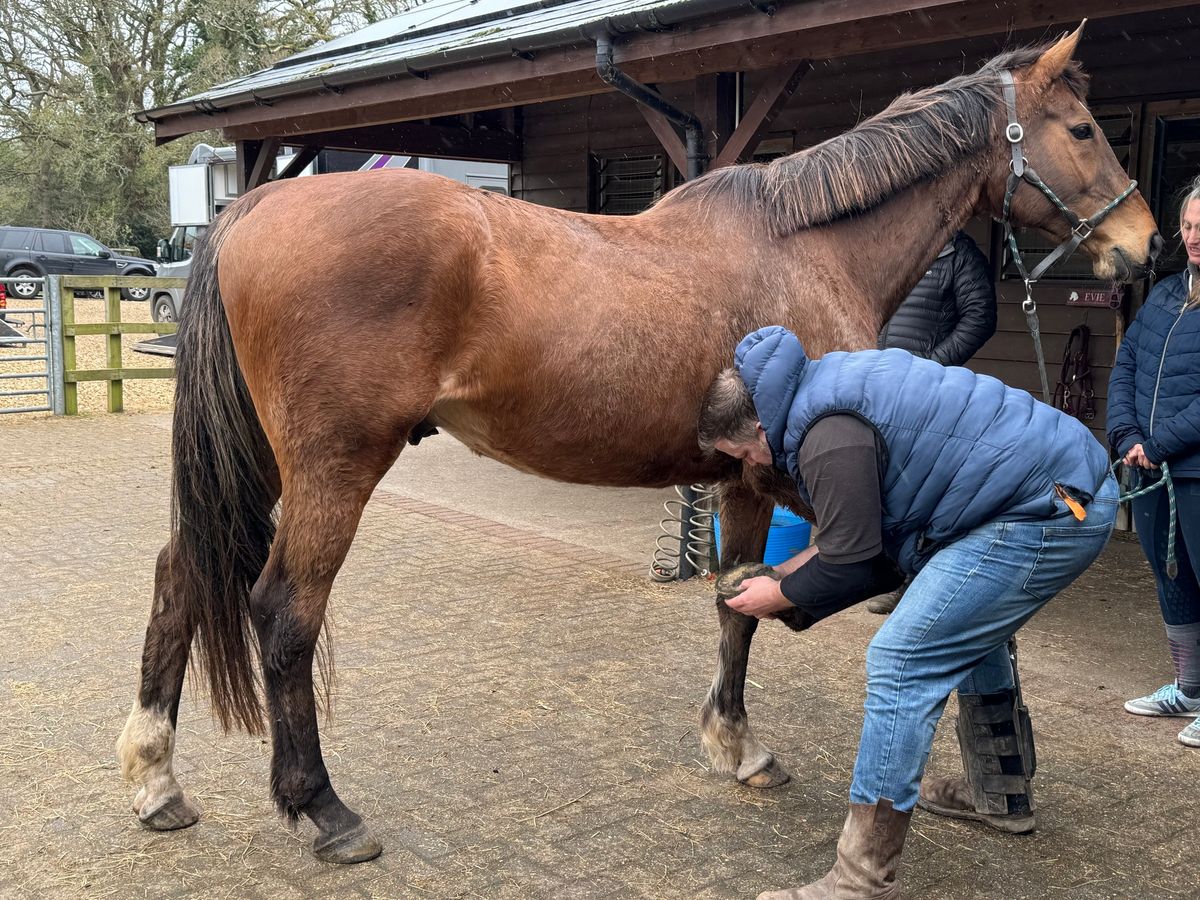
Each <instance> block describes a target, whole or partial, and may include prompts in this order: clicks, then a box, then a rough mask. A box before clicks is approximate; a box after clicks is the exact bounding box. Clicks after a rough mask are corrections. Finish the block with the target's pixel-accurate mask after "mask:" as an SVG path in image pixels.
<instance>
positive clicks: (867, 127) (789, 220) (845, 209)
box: [658, 45, 1087, 235]
mask: <svg viewBox="0 0 1200 900" xmlns="http://www.w3.org/2000/svg"><path fill="white" fill-rule="evenodd" d="M1049 46H1050V45H1047V46H1045V47H1024V48H1020V49H1017V50H1012V51H1010V52H1008V53H1003V54H1001V55H1000V56H997V57H995V58H994V59H992V60H991V61H989V62H988V63H987V64H985V65H984V66H983V67H982V68H981V69H979V71H977V72H974V73H972V74H970V75H960V76H958V77H956V78H952V79H950V80H949V81H947V82H945V83H944V84H939V85H937V86H935V87H930V88H924V89H923V90H919V91H914V92H912V93H908V94H902V95H900V96H899V97H898V98H896V100H894V101H893V102H892V103H891V104H890V105H889V106H888V107H887V109H885V110H883V111H882V112H880V113H878V114H877V115H874V116H872V117H871V118H869V119H866V120H864V121H863V122H861V123H859V124H858V125H857V126H855V127H854V128H853V129H852V130H850V131H847V132H846V133H845V134H841V135H838V136H837V137H834V138H830V139H829V140H827V141H824V142H823V143H820V144H817V145H815V146H813V147H809V148H808V149H806V150H801V151H799V152H797V153H792V154H790V155H789V156H783V157H780V158H779V159H776V160H773V161H772V162H769V163H749V164H746V165H740V166H726V167H724V168H721V169H716V170H714V171H712V172H709V173H708V174H706V175H702V176H700V177H699V178H697V179H695V180H693V181H689V182H688V183H686V184H684V185H681V186H680V187H678V188H676V189H675V190H673V191H671V192H670V193H669V194H667V195H666V196H664V197H663V198H662V200H661V201H659V203H658V206H659V207H661V206H667V205H674V204H677V203H697V202H710V201H719V202H724V203H728V204H732V205H734V206H735V207H737V208H738V209H739V210H742V211H746V212H756V213H758V214H760V215H763V216H766V217H767V220H768V224H769V226H770V229H771V231H772V232H773V233H775V234H777V235H788V234H792V233H794V232H796V231H799V230H801V229H803V228H811V227H813V226H815V225H824V224H827V223H829V222H833V221H836V220H837V219H841V218H843V217H845V216H850V215H854V214H856V213H862V212H866V211H867V210H869V209H872V208H873V207H875V206H877V205H878V204H879V203H882V202H883V201H884V200H886V199H887V198H888V197H891V196H893V195H894V194H896V193H898V192H899V191H902V190H904V189H905V188H907V187H909V186H910V185H912V184H915V183H917V182H918V181H921V180H923V179H926V178H931V177H933V176H935V175H940V174H941V173H943V172H945V171H946V170H947V169H948V168H950V167H951V166H952V165H953V164H954V163H956V162H958V161H959V160H961V159H963V158H964V157H966V156H969V155H971V154H973V153H976V152H978V151H980V150H982V149H983V148H984V147H985V146H986V145H987V143H988V141H989V140H991V138H992V134H993V128H994V113H995V110H996V107H997V106H998V105H999V104H1001V103H1002V102H1003V100H1002V93H1001V84H1000V73H1001V72H1002V71H1004V70H1005V69H1021V68H1025V67H1027V66H1031V65H1033V64H1034V63H1035V62H1036V61H1037V60H1038V58H1039V57H1040V56H1041V55H1042V53H1043V52H1045V50H1046V49H1047V48H1048V47H1049ZM1061 78H1062V81H1063V83H1064V84H1065V85H1066V86H1067V87H1068V88H1069V89H1070V90H1071V91H1072V92H1073V93H1074V94H1075V95H1076V96H1077V97H1079V98H1080V99H1083V98H1084V97H1085V96H1086V94H1087V76H1086V75H1085V74H1084V73H1083V70H1082V69H1080V67H1079V64H1078V63H1076V62H1075V61H1073V60H1072V61H1071V62H1070V64H1069V65H1068V66H1067V68H1066V70H1065V71H1064V72H1063V74H1062V76H1061Z"/></svg>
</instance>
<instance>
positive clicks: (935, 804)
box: [917, 775, 1036, 834]
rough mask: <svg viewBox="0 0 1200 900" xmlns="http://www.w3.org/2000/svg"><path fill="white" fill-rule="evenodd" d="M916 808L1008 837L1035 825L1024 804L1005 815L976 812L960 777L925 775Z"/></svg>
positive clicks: (970, 793)
mask: <svg viewBox="0 0 1200 900" xmlns="http://www.w3.org/2000/svg"><path fill="white" fill-rule="evenodd" d="M917 806H919V807H921V809H924V810H928V811H929V812H931V813H934V814H935V815H939V816H946V817H948V818H951V819H969V820H971V821H972V822H982V823H983V824H985V825H990V826H991V827H992V828H995V829H997V830H999V831H1004V832H1007V833H1008V834H1028V833H1029V832H1031V831H1033V828H1034V825H1035V824H1036V823H1035V821H1034V817H1033V810H1031V809H1028V804H1024V806H1025V807H1026V808H1024V809H1022V808H1019V807H1018V808H1017V809H1010V811H1009V812H1008V813H1006V814H1005V813H988V812H980V811H979V810H978V809H976V808H975V801H974V799H973V795H972V792H971V786H970V785H969V784H967V779H965V778H962V777H956V778H948V777H946V776H944V775H926V776H925V777H924V778H922V779H921V796H920V799H918V800H917Z"/></svg>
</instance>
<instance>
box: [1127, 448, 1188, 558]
mask: <svg viewBox="0 0 1200 900" xmlns="http://www.w3.org/2000/svg"><path fill="white" fill-rule="evenodd" d="M1120 465H1121V461H1120V460H1117V461H1116V462H1115V463H1113V466H1112V471H1113V474H1114V475H1116V472H1117V467H1118V466H1120ZM1126 468H1127V469H1128V468H1130V467H1128V466H1127V467H1126ZM1137 471H1138V480H1139V482H1140V481H1142V480H1143V478H1144V476H1143V473H1142V470H1141V469H1139V470H1137ZM1119 477H1120V476H1118V478H1119ZM1161 487H1166V489H1167V510H1168V518H1167V577H1168V578H1170V579H1171V580H1172V581H1174V580H1175V576H1176V575H1178V574H1179V563H1178V562H1177V561H1176V559H1175V532H1176V530H1177V527H1178V521H1179V520H1178V515H1177V513H1176V511H1175V482H1174V481H1173V480H1172V478H1171V467H1170V466H1168V465H1167V463H1166V461H1165V460H1164V461H1163V464H1162V478H1160V479H1158V481H1152V482H1151V483H1150V484H1147V485H1143V486H1141V487H1138V488H1137V489H1135V490H1132V491H1130V492H1129V493H1128V494H1121V495H1120V497H1119V498H1118V499H1119V500H1120V501H1121V502H1122V503H1124V502H1126V501H1128V500H1134V499H1136V498H1138V497H1144V496H1146V495H1147V494H1149V493H1152V492H1154V491H1157V490H1158V489H1159V488H1161Z"/></svg>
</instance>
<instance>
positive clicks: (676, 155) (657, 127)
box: [630, 100, 688, 178]
mask: <svg viewBox="0 0 1200 900" xmlns="http://www.w3.org/2000/svg"><path fill="white" fill-rule="evenodd" d="M630 102H632V103H636V104H637V108H638V112H640V113H641V114H642V117H643V118H645V120H646V124H647V125H649V126H650V130H651V131H653V132H654V136H655V137H656V138H658V142H659V143H660V144H662V148H663V149H664V150H665V151H667V156H668V157H669V158H670V160H671V162H672V163H674V164H675V168H676V169H678V170H679V173H680V174H681V175H683V176H684V177H685V178H686V177H687V170H688V164H687V150H686V149H685V148H684V146H683V141H682V140H681V139H680V137H679V133H678V132H677V131H676V130H675V126H674V125H672V124H671V120H670V119H668V118H667V117H666V116H664V115H663V114H662V113H660V112H659V111H658V110H656V109H651V108H650V107H649V106H646V105H645V104H644V103H637V101H636V100H633V101H630Z"/></svg>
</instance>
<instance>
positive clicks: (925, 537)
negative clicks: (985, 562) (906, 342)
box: [734, 326, 1108, 574]
mask: <svg viewBox="0 0 1200 900" xmlns="http://www.w3.org/2000/svg"><path fill="white" fill-rule="evenodd" d="M734 360H735V365H736V366H737V369H738V371H739V373H740V374H741V376H742V380H743V381H745V383H746V386H747V387H748V388H749V389H750V393H751V395H752V396H753V398H754V405H755V408H756V409H757V410H758V413H759V419H760V420H761V422H762V425H763V428H764V429H765V430H766V433H767V439H768V441H769V442H770V445H771V450H772V453H773V454H774V456H775V464H776V467H777V468H779V469H782V470H784V471H786V472H787V473H788V474H790V475H791V476H792V477H793V478H794V479H797V483H798V487H799V488H800V490H801V492H802V493H804V485H803V483H801V482H800V481H799V472H798V470H797V464H796V457H797V453H798V451H799V449H800V444H801V443H802V442H803V441H804V436H805V434H806V433H807V432H808V429H809V428H810V427H811V425H812V424H813V423H814V422H816V421H817V420H818V419H820V418H822V417H823V416H827V415H830V414H831V413H838V412H841V413H850V414H853V415H856V416H858V417H860V418H862V419H864V420H865V421H867V422H869V423H870V424H871V425H872V426H873V427H874V428H875V430H876V431H877V432H879V434H880V437H881V438H882V442H883V446H884V447H885V448H886V451H887V459H886V465H885V473H884V478H883V483H882V484H881V485H880V488H881V494H882V499H883V510H882V516H883V537H884V543H885V546H886V547H887V550H888V554H889V555H890V556H891V557H892V559H893V560H895V562H896V563H897V564H898V565H899V566H900V568H901V569H902V570H903V571H905V572H906V573H909V574H914V573H915V572H916V571H918V569H919V568H920V566H921V565H922V564H923V562H924V560H923V559H922V555H921V554H920V553H919V552H918V550H917V545H918V543H920V545H921V546H923V547H924V546H930V547H933V546H937V545H940V544H943V543H945V542H947V541H950V540H953V539H954V538H957V537H961V536H962V535H965V534H966V533H968V532H969V531H971V530H972V529H974V528H977V527H979V526H980V525H983V524H985V523H987V522H992V521H1005V520H1021V519H1025V520H1032V519H1048V518H1053V517H1055V516H1062V515H1066V514H1067V513H1068V510H1067V506H1066V504H1065V503H1064V502H1063V501H1062V500H1061V499H1059V497H1058V495H1057V494H1056V492H1055V485H1056V484H1057V485H1062V486H1063V487H1064V488H1066V489H1067V490H1068V491H1070V492H1071V493H1072V494H1073V495H1074V496H1075V497H1077V498H1078V499H1079V500H1081V501H1082V502H1083V503H1085V504H1086V503H1089V502H1091V499H1092V497H1093V496H1094V495H1095V492H1096V490H1097V489H1098V488H1099V487H1100V485H1101V484H1102V483H1103V482H1104V479H1105V477H1106V476H1107V475H1108V455H1107V454H1106V453H1105V452H1104V448H1103V447H1101V446H1100V444H1098V443H1097V442H1096V440H1095V438H1093V437H1092V435H1091V432H1089V431H1088V429H1087V428H1086V427H1085V426H1084V425H1083V424H1082V423H1080V422H1079V421H1078V420H1076V419H1074V418H1071V417H1070V416H1066V415H1063V414H1062V413H1061V412H1059V411H1058V410H1056V409H1054V408H1052V407H1050V406H1047V405H1046V404H1045V403H1040V402H1038V401H1037V400H1035V399H1033V397H1032V396H1030V395H1029V393H1028V392H1026V391H1020V390H1016V389H1014V388H1010V387H1007V386H1006V385H1005V384H1004V383H1003V382H1001V381H999V380H997V379H995V378H992V377H990V376H988V375H977V374H976V373H974V372H972V371H970V370H968V369H962V368H958V367H944V366H941V365H939V364H937V363H935V362H932V361H931V360H927V359H921V358H919V357H916V356H913V355H912V354H911V353H908V352H906V351H903V350H864V351H859V352H857V353H840V352H838V353H828V354H826V355H825V356H823V357H821V358H820V359H815V360H810V359H809V358H808V357H807V356H806V355H805V353H804V350H803V348H802V347H801V346H800V342H799V341H798V340H797V339H796V336H795V335H793V334H792V333H791V332H790V331H788V330H787V329H785V328H780V327H778V326H774V327H771V328H763V329H760V330H758V331H756V332H754V333H753V334H750V335H747V336H746V337H745V338H744V339H743V340H742V342H741V344H739V345H738V348H737V350H736V352H735V354H734Z"/></svg>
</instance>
